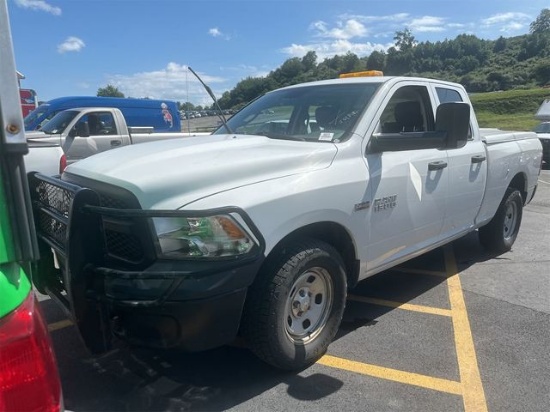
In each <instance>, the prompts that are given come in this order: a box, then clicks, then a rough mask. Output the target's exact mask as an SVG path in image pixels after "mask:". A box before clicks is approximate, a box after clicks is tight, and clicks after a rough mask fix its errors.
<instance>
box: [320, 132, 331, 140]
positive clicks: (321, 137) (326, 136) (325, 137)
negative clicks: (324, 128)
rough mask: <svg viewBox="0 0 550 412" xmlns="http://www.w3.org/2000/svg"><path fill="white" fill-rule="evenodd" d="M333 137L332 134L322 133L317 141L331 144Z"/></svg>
mask: <svg viewBox="0 0 550 412" xmlns="http://www.w3.org/2000/svg"><path fill="white" fill-rule="evenodd" d="M333 137H334V133H327V132H322V133H321V134H320V135H319V140H323V141H329V142H331V141H332V138H333Z"/></svg>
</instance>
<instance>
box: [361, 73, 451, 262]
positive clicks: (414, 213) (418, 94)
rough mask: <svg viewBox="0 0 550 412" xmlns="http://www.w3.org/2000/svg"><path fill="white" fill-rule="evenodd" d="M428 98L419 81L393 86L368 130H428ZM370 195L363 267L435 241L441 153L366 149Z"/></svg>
mask: <svg viewBox="0 0 550 412" xmlns="http://www.w3.org/2000/svg"><path fill="white" fill-rule="evenodd" d="M432 102H433V98H432V95H431V93H430V90H429V87H428V86H427V85H426V84H425V83H421V82H418V83H415V82H413V81H410V82H401V83H398V84H397V85H395V86H393V88H392V90H391V91H390V93H389V94H388V96H387V97H386V99H385V100H384V103H383V105H382V106H381V108H380V109H379V111H378V120H377V124H376V126H375V130H374V134H377V133H379V134H385V133H387V134H396V133H397V134H401V136H403V137H407V136H413V135H415V134H416V135H418V132H423V131H434V130H435V123H434V110H433V103H432ZM366 162H367V166H368V168H369V175H370V182H369V185H370V187H371V190H372V193H373V200H372V204H371V207H370V209H369V212H368V213H367V214H366V215H365V216H366V221H365V230H366V231H368V236H369V242H368V245H367V250H366V251H365V253H366V255H367V257H368V261H369V268H368V270H369V271H370V270H373V269H376V268H380V267H384V266H387V265H389V263H390V262H393V261H395V260H399V259H400V258H402V257H403V256H406V255H409V254H411V253H413V252H415V251H418V250H421V249H422V248H424V247H425V246H426V245H428V244H431V243H433V242H435V241H436V240H437V238H438V237H439V235H440V232H441V228H442V226H443V218H444V215H445V202H446V196H447V190H448V169H447V167H446V165H447V153H446V151H445V150H439V149H417V150H402V151H387V152H383V153H369V151H368V149H367V155H366Z"/></svg>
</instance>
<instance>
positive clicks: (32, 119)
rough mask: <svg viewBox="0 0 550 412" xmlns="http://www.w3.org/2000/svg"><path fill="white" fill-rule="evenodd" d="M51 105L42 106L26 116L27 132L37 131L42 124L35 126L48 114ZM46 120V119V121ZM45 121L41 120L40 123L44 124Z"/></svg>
mask: <svg viewBox="0 0 550 412" xmlns="http://www.w3.org/2000/svg"><path fill="white" fill-rule="evenodd" d="M49 106H50V105H49V104H41V105H40V106H38V107H37V108H36V109H34V110H33V111H32V112H30V113H29V114H28V115H26V116H25V119H24V122H25V130H30V129H37V128H39V127H40V124H39V125H37V126H35V124H36V122H37V121H38V119H40V118H41V117H42V116H43V115H44V114H45V113H47V112H48V108H49ZM44 120H46V119H44ZM44 120H41V122H40V123H44Z"/></svg>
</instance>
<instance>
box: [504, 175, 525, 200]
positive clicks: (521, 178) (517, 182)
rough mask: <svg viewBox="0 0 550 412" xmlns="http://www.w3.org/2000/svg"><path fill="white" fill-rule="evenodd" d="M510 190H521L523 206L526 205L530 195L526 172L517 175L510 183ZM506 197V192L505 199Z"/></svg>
mask: <svg viewBox="0 0 550 412" xmlns="http://www.w3.org/2000/svg"><path fill="white" fill-rule="evenodd" d="M508 188H514V189H517V190H519V192H520V193H521V197H522V199H523V204H524V205H525V203H526V202H527V193H528V188H527V176H526V175H525V173H524V172H518V173H516V175H515V176H514V177H513V178H512V180H511V181H510V184H509V185H508ZM504 196H506V191H505V192H504V195H503V197H504Z"/></svg>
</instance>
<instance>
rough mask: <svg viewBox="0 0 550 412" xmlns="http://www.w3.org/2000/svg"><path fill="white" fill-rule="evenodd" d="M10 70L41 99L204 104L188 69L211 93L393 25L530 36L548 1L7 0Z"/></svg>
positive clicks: (378, 46) (362, 44)
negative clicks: (101, 96)
mask: <svg viewBox="0 0 550 412" xmlns="http://www.w3.org/2000/svg"><path fill="white" fill-rule="evenodd" d="M8 8H9V13H10V22H11V29H12V36H13V42H14V47H15V60H16V65H17V70H18V71H19V72H21V73H23V74H24V75H25V77H26V78H25V79H23V80H22V81H21V86H22V87H24V88H32V89H34V90H36V92H37V94H38V98H39V99H40V100H49V99H53V98H56V97H61V96H70V95H92V96H95V95H96V93H97V89H98V88H100V87H105V86H106V85H107V84H112V85H115V86H116V87H118V88H119V89H120V90H121V91H122V92H123V93H124V94H125V95H126V96H128V97H150V98H163V99H173V100H176V101H181V102H184V101H191V102H193V103H194V104H208V105H210V104H211V101H210V99H209V97H208V96H207V94H206V93H205V92H204V90H202V88H201V87H200V85H199V83H198V81H196V79H195V78H194V77H193V75H192V74H191V73H189V71H188V70H187V69H186V68H187V66H190V67H191V68H192V69H194V70H195V71H196V72H197V73H199V75H201V77H202V78H203V80H204V81H205V82H206V83H207V84H208V85H209V86H210V87H211V88H212V90H213V91H214V93H215V94H216V96H218V97H220V96H221V94H222V93H223V92H224V91H228V90H231V89H232V88H233V87H234V86H235V85H236V84H237V83H238V82H239V80H242V79H244V78H246V77H248V76H254V77H256V76H262V75H266V74H267V73H269V72H270V71H271V70H274V69H276V68H277V67H279V66H280V65H281V64H282V63H283V62H284V61H285V60H286V59H288V58H290V57H302V56H303V55H304V54H305V53H307V52H308V51H309V50H314V51H315V52H316V53H317V56H318V62H320V61H322V60H323V59H324V58H326V57H332V56H334V55H335V54H345V53H346V52H348V51H351V52H353V53H355V54H357V55H358V56H360V57H362V56H367V55H369V54H370V53H371V52H372V51H373V50H386V49H387V48H388V47H390V46H392V44H393V36H394V34H395V32H396V31H397V30H403V29H404V28H409V29H410V30H411V31H412V33H413V35H414V36H415V38H416V39H417V40H418V41H427V40H429V41H438V40H445V39H446V38H447V39H453V38H455V37H456V36H457V35H458V34H461V33H469V34H475V35H476V36H478V37H480V38H483V39H496V38H498V37H499V36H504V37H512V36H517V35H522V34H526V33H528V32H529V24H530V23H531V22H532V21H533V20H535V18H536V17H537V16H538V15H539V13H540V12H541V10H542V9H544V8H550V0H528V1H527V0H524V1H517V0H516V1H507V0H475V1H471V0H437V1H428V0H408V1H407V0H401V1H397V0H382V1H380V0H377V1H370V0H363V1H346V0H338V1H335V0H278V1H269V0H246V1H243V0H225V1H214V0H195V1H188V0H8Z"/></svg>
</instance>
